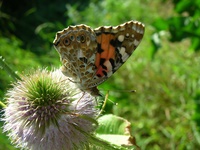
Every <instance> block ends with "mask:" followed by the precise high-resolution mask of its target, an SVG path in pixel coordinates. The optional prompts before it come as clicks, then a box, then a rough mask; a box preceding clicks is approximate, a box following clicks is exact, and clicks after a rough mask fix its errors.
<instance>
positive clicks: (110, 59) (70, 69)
mask: <svg viewBox="0 0 200 150" xmlns="http://www.w3.org/2000/svg"><path fill="white" fill-rule="evenodd" d="M144 31H145V26H144V24H142V23H141V22H138V21H129V22H126V23H124V24H121V25H118V26H101V27H98V28H96V29H92V28H90V27H89V26H87V25H84V24H81V25H76V26H69V27H68V28H65V29H64V30H62V31H59V32H57V34H56V37H55V39H54V41H53V44H54V47H55V48H56V50H57V51H58V53H59V55H60V59H61V62H62V67H61V71H62V73H63V74H64V75H66V76H67V77H69V78H71V79H72V81H73V82H74V83H76V84H77V85H78V87H79V88H80V89H81V90H82V91H87V92H89V93H91V95H94V96H100V95H101V94H100V92H99V90H98V89H97V86H98V85H100V84H101V83H102V82H104V81H105V80H107V79H108V78H109V77H110V76H111V75H112V74H113V73H114V72H115V71H116V70H117V69H119V67H120V66H121V65H122V64H124V62H125V61H126V60H127V59H128V58H129V57H130V56H131V54H132V53H133V51H134V50H135V49H136V48H137V46H138V45H139V43H140V42H141V40H142V38H143V35H144Z"/></svg>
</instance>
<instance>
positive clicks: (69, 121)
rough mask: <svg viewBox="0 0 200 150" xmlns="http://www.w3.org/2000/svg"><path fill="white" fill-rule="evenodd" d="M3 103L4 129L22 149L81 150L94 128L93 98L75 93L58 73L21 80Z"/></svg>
mask: <svg viewBox="0 0 200 150" xmlns="http://www.w3.org/2000/svg"><path fill="white" fill-rule="evenodd" d="M6 99H7V107H6V108H5V113H4V118H3V121H5V124H4V127H3V128H4V131H5V132H7V133H8V136H9V137H10V139H11V141H12V142H13V143H14V144H16V145H17V147H20V148H21V149H32V150H38V149H40V150H43V149H45V150H46V149H48V150H51V149H52V150H55V149H56V150H61V149H62V150H65V149H66V150H68V149H70V150H71V149H77V148H81V149H82V148H83V147H84V146H87V144H88V140H89V134H90V133H91V132H93V131H94V130H95V128H96V126H94V123H95V120H94V118H95V117H96V115H97V109H96V108H95V105H96V102H95V100H94V97H92V96H91V95H90V94H88V93H85V92H84V93H83V92H81V91H80V90H79V89H77V88H76V86H75V85H74V84H73V83H71V82H70V81H69V80H68V79H67V78H66V77H65V76H64V75H62V73H61V72H60V71H59V70H55V71H53V72H49V71H47V70H39V71H36V72H35V73H33V74H31V75H28V76H23V77H22V80H18V81H17V82H16V83H14V84H13V88H12V89H10V90H8V92H7V95H6Z"/></svg>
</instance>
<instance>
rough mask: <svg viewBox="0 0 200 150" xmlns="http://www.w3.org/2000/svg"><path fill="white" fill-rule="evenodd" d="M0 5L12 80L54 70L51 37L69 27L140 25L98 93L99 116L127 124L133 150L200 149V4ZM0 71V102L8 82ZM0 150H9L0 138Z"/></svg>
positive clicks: (0, 30)
mask: <svg viewBox="0 0 200 150" xmlns="http://www.w3.org/2000/svg"><path fill="white" fill-rule="evenodd" d="M0 4H1V5H0V6H1V7H0V56H3V58H4V59H5V61H6V62H7V64H8V65H9V66H10V67H11V68H12V69H13V70H14V71H16V72H17V73H18V74H24V73H26V72H28V71H30V70H33V69H37V68H41V67H42V68H46V67H47V68H48V69H49V70H50V69H51V68H54V67H56V68H59V67H60V66H61V63H60V60H59V55H58V54H57V52H56V50H55V49H54V47H53V44H52V42H53V40H54V37H55V34H56V32H57V31H60V30H62V29H64V28H66V27H67V26H69V25H77V24H87V25H89V26H91V27H92V28H96V27H99V26H104V25H113V26H115V25H119V24H121V23H124V22H126V21H129V20H138V21H140V22H143V23H144V24H145V26H146V31H145V35H144V39H143V40H142V42H141V44H140V45H139V47H138V48H137V50H136V51H135V52H134V54H133V56H131V57H130V58H129V59H128V60H127V62H126V63H125V64H124V65H123V66H122V67H121V68H120V69H119V70H118V71H117V72H116V73H115V74H114V75H113V76H112V77H110V78H109V79H108V80H107V81H106V82H104V83H103V84H102V85H100V86H99V89H100V91H101V92H102V93H106V91H107V90H109V91H110V92H109V100H108V102H107V105H106V108H105V113H113V114H115V115H119V116H121V117H123V118H125V119H127V120H129V121H130V122H131V123H132V134H133V135H134V136H135V137H136V140H137V144H138V145H139V146H140V147H141V149H153V150H161V149H162V150H163V149H166V150H168V149H171V150H175V149H178V150H185V149H188V150H190V149H191V150H193V149H200V134H199V133H200V131H199V126H200V52H199V50H200V8H199V7H200V0H193V1H189V0H163V1H162V0H154V1H150V0H134V1H133V0H126V1H124V0H118V1H116V0H102V1H98V0H82V1H81V0H80V1H73V0H71V1H70V0H66V1H64V0H56V1H48V0H30V1H27V0H21V1H13V0H4V1H1V3H0ZM0 69H1V70H0V98H1V100H2V101H4V95H5V93H6V90H8V89H9V88H10V87H11V85H10V83H11V82H12V81H14V80H13V79H12V78H11V77H10V76H9V75H8V74H7V73H6V72H5V70H3V69H2V68H0ZM131 90H136V93H131V92H129V91H131ZM112 101H114V103H117V104H118V105H115V104H114V103H112ZM1 110H2V107H1ZM2 114H3V112H1V115H2ZM2 125H3V122H1V126H2ZM0 130H1V131H2V129H0ZM0 149H6V150H7V149H8V150H13V149H15V148H14V147H13V146H12V145H11V144H10V141H9V140H8V138H7V137H6V135H5V133H2V132H1V134H0Z"/></svg>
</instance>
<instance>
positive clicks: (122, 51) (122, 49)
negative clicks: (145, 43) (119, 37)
mask: <svg viewBox="0 0 200 150" xmlns="http://www.w3.org/2000/svg"><path fill="white" fill-rule="evenodd" d="M125 51H126V49H125V47H121V48H120V51H119V53H120V54H121V55H122V56H123V55H124V53H125Z"/></svg>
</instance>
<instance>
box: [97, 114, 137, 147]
mask: <svg viewBox="0 0 200 150" xmlns="http://www.w3.org/2000/svg"><path fill="white" fill-rule="evenodd" d="M98 121H99V128H98V129H97V130H96V133H97V137H99V138H101V139H103V140H106V141H109V142H110V143H112V144H115V145H118V146H126V147H129V148H130V147H132V148H133V147H137V148H138V146H137V145H136V141H135V138H134V137H132V135H131V131H130V129H131V123H130V122H129V121H127V120H125V119H124V118H121V117H118V116H115V115H112V114H109V115H104V116H102V117H100V118H99V119H98Z"/></svg>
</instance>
